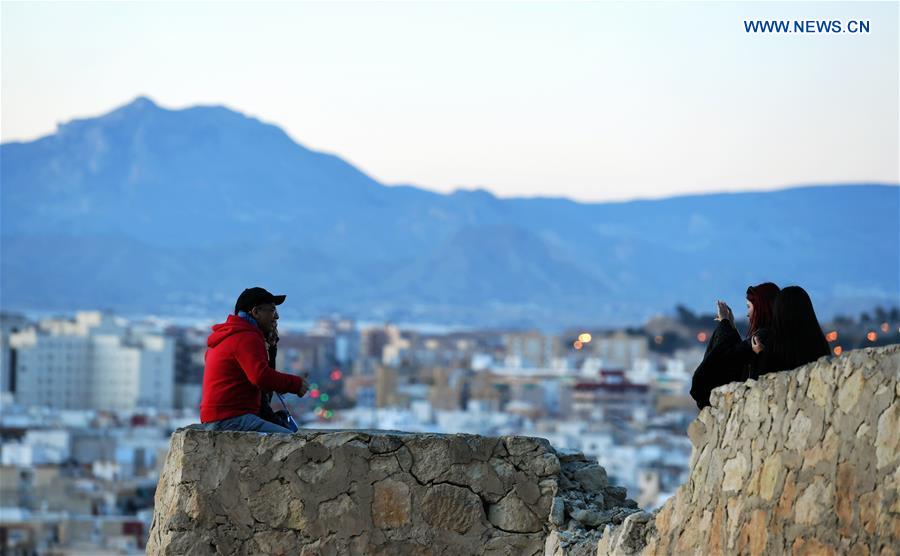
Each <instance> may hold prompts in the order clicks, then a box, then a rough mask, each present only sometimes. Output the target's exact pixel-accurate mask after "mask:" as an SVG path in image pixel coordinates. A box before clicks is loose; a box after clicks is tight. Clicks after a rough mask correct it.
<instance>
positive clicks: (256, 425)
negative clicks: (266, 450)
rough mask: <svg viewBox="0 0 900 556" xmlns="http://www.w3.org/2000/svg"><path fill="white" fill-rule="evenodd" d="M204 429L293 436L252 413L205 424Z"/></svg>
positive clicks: (286, 430)
mask: <svg viewBox="0 0 900 556" xmlns="http://www.w3.org/2000/svg"><path fill="white" fill-rule="evenodd" d="M203 428H204V429H206V430H208V431H246V432H263V433H270V432H278V433H284V434H291V431H290V430H288V429H286V428H284V427H279V426H278V425H276V424H275V423H270V422H268V421H266V420H265V419H262V418H261V417H259V416H257V415H254V414H252V413H247V414H246V415H238V416H237V417H229V418H228V419H222V420H221V421H213V422H211V423H204V424H203Z"/></svg>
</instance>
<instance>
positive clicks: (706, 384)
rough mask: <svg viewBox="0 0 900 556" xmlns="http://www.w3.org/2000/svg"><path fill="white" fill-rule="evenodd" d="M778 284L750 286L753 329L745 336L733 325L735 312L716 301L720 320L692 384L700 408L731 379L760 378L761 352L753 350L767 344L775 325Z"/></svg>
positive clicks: (748, 300)
mask: <svg viewBox="0 0 900 556" xmlns="http://www.w3.org/2000/svg"><path fill="white" fill-rule="evenodd" d="M778 292H779V289H778V286H776V285H775V284H773V283H772V282H765V283H762V284H759V285H757V286H750V287H749V288H747V319H748V320H749V321H750V328H749V330H748V331H747V336H746V338H744V339H742V338H741V335H740V333H738V331H737V328H736V327H735V324H734V314H733V313H732V311H731V308H730V307H729V306H728V305H727V304H726V303H725V302H723V301H717V302H716V309H717V316H716V320H717V321H719V324H718V326H716V330H715V331H714V332H713V334H712V337H711V338H710V339H709V344H708V345H707V346H706V354H705V355H704V356H703V361H702V362H701V363H700V366H698V367H697V370H696V371H694V378H693V381H692V383H691V397H693V398H694V400H695V401H696V402H697V407H699V408H700V409H703V408H704V407H706V406H708V405H709V393H710V392H711V391H712V389H713V388H716V387H717V386H722V385H723V384H728V383H729V382H743V381H745V380H747V379H749V378H753V379H755V378H757V377H758V376H759V375H760V373H761V361H760V355H759V354H757V353H756V351H755V350H754V349H753V344H754V342H755V343H757V344H763V345H764V344H766V342H768V341H769V335H770V332H769V329H770V327H771V326H772V315H773V313H772V308H773V306H774V304H775V297H776V296H777V295H778Z"/></svg>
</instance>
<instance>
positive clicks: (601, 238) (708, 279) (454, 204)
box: [0, 97, 900, 326]
mask: <svg viewBox="0 0 900 556" xmlns="http://www.w3.org/2000/svg"><path fill="white" fill-rule="evenodd" d="M0 157H2V162H3V164H2V165H0V177H2V183H3V187H2V189H0V215H2V221H0V231H2V242H3V248H4V252H5V253H7V254H10V255H12V256H11V257H6V256H5V257H3V261H2V262H0V270H2V274H3V278H4V279H3V283H2V284H0V294H2V296H3V301H4V305H5V306H8V307H10V308H35V309H42V308H50V309H61V310H62V309H68V308H75V307H85V306H108V305H109V303H103V301H104V296H109V295H114V296H115V297H116V298H117V299H123V300H128V299H133V300H134V302H133V303H129V302H122V306H121V309H122V310H148V309H154V308H157V309H162V308H165V309H167V310H172V309H178V308H179V307H180V308H181V309H185V310H188V309H189V310H191V311H203V310H209V311H212V310H217V308H218V307H220V305H222V306H225V307H227V305H228V303H224V305H223V304H222V302H221V301H219V300H220V299H229V298H231V297H233V296H234V295H235V294H234V293H232V292H234V291H240V290H241V289H243V288H244V287H246V285H247V284H251V283H253V284H268V285H270V286H271V287H272V288H275V289H281V290H284V291H293V292H295V293H296V294H299V295H295V296H294V297H293V299H296V298H297V297H301V298H302V299H303V300H304V305H303V307H302V309H301V308H299V307H298V309H300V310H302V311H303V314H304V316H315V313H317V312H322V311H329V312H334V311H337V312H342V313H346V314H352V315H354V316H359V317H361V318H369V319H372V318H375V319H378V318H384V319H397V320H401V319H402V320H409V319H413V320H426V321H430V322H435V323H442V322H451V321H452V322H454V323H455V322H460V321H464V322H471V323H472V324H475V325H490V324H495V325H509V324H518V325H523V326H541V325H549V324H550V323H553V325H563V324H564V323H565V322H575V321H577V322H586V323H613V322H626V321H627V322H635V321H636V320H640V319H642V318H645V317H646V316H648V315H649V314H653V313H658V312H659V311H661V310H665V309H667V308H669V307H673V306H674V305H675V304H676V303H685V304H687V305H689V306H695V307H696V306H698V305H701V304H703V303H709V302H707V301H704V300H705V297H706V296H710V295H712V296H713V298H715V297H717V296H724V295H727V294H730V293H731V292H733V295H734V296H735V297H737V296H740V295H742V292H743V290H744V289H746V286H747V285H749V284H750V283H757V282H761V281H765V280H775V281H776V282H779V283H785V284H786V283H800V284H802V285H804V286H805V287H807V289H809V290H810V293H811V294H813V298H814V301H816V302H817V307H819V306H820V305H819V302H821V303H822V305H821V306H822V307H823V308H824V309H825V311H826V312H829V311H833V310H839V309H841V308H843V307H847V306H853V305H854V304H860V303H869V304H870V303H882V302H884V303H890V302H894V303H895V302H896V299H897V298H898V297H900V294H898V292H900V285H898V281H900V271H898V264H900V263H898V258H900V257H898V255H897V253H898V251H900V246H898V243H900V240H898V238H897V234H896V230H897V219H898V216H897V214H898V207H900V187H897V186H896V185H879V184H859V185H852V186H851V185H832V186H809V187H791V188H786V189H782V190H776V191H766V192H755V191H754V192H728V193H719V194H708V195H699V194H691V195H685V196H678V197H670V198H666V199H636V200H631V201H615V202H608V203H580V202H578V201H575V200H571V199H567V198H563V197H548V198H545V197H538V198H535V197H513V198H501V197H497V196H495V195H493V194H492V193H490V192H489V191H486V190H484V189H480V188H475V189H458V190H456V191H454V192H452V193H449V194H442V193H437V192H434V191H430V190H427V189H423V188H420V187H417V186H411V185H404V184H401V185H383V184H381V183H379V182H378V181H377V180H374V179H373V178H371V177H369V176H368V175H366V174H365V173H363V172H362V171H361V170H359V169H358V168H357V167H355V166H354V165H352V164H350V163H348V162H346V161H344V160H343V159H341V158H340V157H339V156H337V155H334V154H328V153H320V152H317V151H313V150H311V149H309V148H307V147H304V146H303V145H302V144H300V143H298V142H296V141H295V140H294V139H292V138H291V137H290V136H289V135H288V134H286V133H285V132H284V131H283V130H281V129H280V128H279V127H278V126H276V125H274V124H269V123H265V122H262V121H260V120H258V119H256V118H253V117H250V116H246V115H244V114H240V113H238V112H234V111H232V110H230V109H228V108H226V107H223V106H212V107H202V106H201V107H191V108H185V109H180V110H167V109H165V108H161V107H159V106H158V105H156V104H155V103H154V102H153V101H152V100H151V99H149V98H147V97H138V99H136V100H135V101H134V102H132V103H129V104H127V105H125V106H122V107H119V108H117V109H115V110H113V111H112V112H109V113H107V114H105V115H102V116H99V117H97V118H84V119H79V120H74V121H72V122H69V123H66V124H62V125H61V126H60V127H59V129H58V131H57V133H55V134H52V135H49V136H46V137H42V138H39V139H37V140H35V141H31V142H13V143H4V144H2V145H0ZM494 233H497V234H499V235H498V236H497V237H494V236H493V235H492V234H494ZM49 238H57V239H56V240H52V241H51V240H50V239H49ZM91 238H94V239H91ZM97 238H105V239H103V240H99V239H97ZM113 254H114V255H115V257H113V258H112V261H107V260H106V259H105V257H111V256H112V255H113ZM835 254H837V255H839V257H838V259H839V262H840V263H841V264H835V258H834V256H833V255H835ZM76 259H77V260H78V261H79V262H78V264H76V265H74V266H76V267H78V268H81V266H82V265H83V266H84V268H83V269H82V270H80V271H78V272H74V271H71V272H70V271H69V270H68V267H67V266H66V265H64V264H60V261H72V260H76ZM114 261H131V262H129V263H128V264H122V265H118V266H117V265H116V264H113V263H114ZM70 264H72V263H70ZM91 269H94V270H91ZM72 283H80V284H82V285H81V287H79V288H74V290H77V292H79V295H78V296H77V297H76V298H74V299H73V298H71V297H66V296H65V295H62V293H61V292H63V291H67V290H73V288H72V286H71V284H72ZM34 284H42V286H41V289H40V290H39V291H33V290H34V288H32V287H30V286H32V285H34ZM101 284H102V287H101ZM711 288H712V291H715V292H721V293H714V294H710V293H709V291H710V289H711ZM411 292H415V294H413V293H411ZM468 292H471V296H472V297H471V298H470V299H468V300H467V297H466V296H467V294H468ZM479 292H480V293H479ZM848 292H849V293H848ZM854 292H856V293H854ZM859 292H862V293H859ZM69 295H70V296H71V295H72V294H69ZM154 300H155V301H154ZM185 300H189V301H190V303H188V306H189V307H185V306H184V304H185ZM35 304H38V305H41V306H40V307H38V306H35ZM159 305H163V307H159ZM488 307H489V308H490V309H489V310H487V309H485V308H488Z"/></svg>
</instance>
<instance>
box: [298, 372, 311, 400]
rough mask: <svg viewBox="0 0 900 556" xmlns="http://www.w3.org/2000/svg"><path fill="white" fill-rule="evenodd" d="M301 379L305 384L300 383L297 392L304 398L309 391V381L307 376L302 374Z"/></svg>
mask: <svg viewBox="0 0 900 556" xmlns="http://www.w3.org/2000/svg"><path fill="white" fill-rule="evenodd" d="M300 380H302V381H303V384H301V385H300V390H299V391H298V392H297V395H298V396H300V397H301V398H302V397H303V396H305V395H306V393H307V392H309V381H308V380H307V379H306V377H305V376H301V377H300Z"/></svg>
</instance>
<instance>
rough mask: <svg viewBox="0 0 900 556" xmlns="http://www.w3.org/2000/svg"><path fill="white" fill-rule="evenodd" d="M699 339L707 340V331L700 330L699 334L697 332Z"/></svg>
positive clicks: (700, 340) (701, 340)
mask: <svg viewBox="0 0 900 556" xmlns="http://www.w3.org/2000/svg"><path fill="white" fill-rule="evenodd" d="M697 341H698V342H705V341H706V332H700V333H699V334H697Z"/></svg>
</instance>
